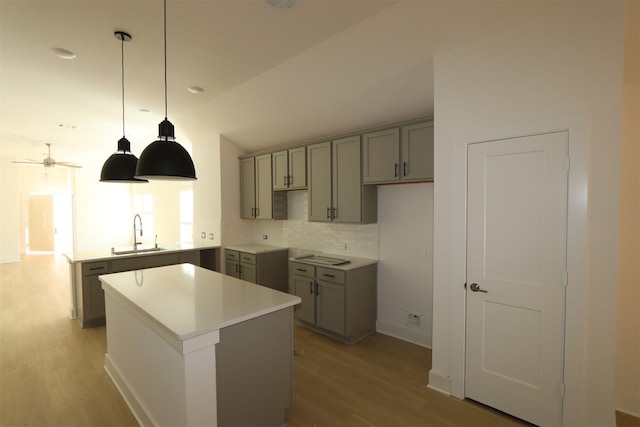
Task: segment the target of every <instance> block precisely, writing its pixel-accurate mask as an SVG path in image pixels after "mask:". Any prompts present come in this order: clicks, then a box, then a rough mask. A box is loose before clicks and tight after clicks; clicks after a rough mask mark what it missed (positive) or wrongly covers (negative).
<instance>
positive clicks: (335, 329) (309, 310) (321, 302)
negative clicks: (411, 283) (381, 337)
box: [289, 261, 377, 343]
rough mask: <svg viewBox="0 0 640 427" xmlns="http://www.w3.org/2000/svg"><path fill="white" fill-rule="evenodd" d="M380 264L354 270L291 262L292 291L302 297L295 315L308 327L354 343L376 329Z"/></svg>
mask: <svg viewBox="0 0 640 427" xmlns="http://www.w3.org/2000/svg"><path fill="white" fill-rule="evenodd" d="M376 275H377V266H376V265H375V264H370V265H367V266H363V267H360V268H355V269H351V270H341V269H336V268H329V267H321V266H315V265H310V264H305V263H300V262H295V261H290V263H289V292H291V293H292V294H294V295H296V296H298V297H300V298H301V299H302V303H300V304H298V305H297V306H296V308H295V317H296V319H297V320H298V322H299V323H300V324H302V325H304V326H307V327H309V328H312V329H315V330H317V331H319V332H322V333H324V334H326V335H329V336H331V337H333V338H336V339H338V340H340V341H343V342H347V343H354V342H356V341H359V340H361V339H362V338H364V337H365V336H367V335H369V334H371V333H373V332H375V327H376V314H377V285H376Z"/></svg>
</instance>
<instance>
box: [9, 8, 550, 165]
mask: <svg viewBox="0 0 640 427" xmlns="http://www.w3.org/2000/svg"><path fill="white" fill-rule="evenodd" d="M535 3H539V2H504V1H497V2H488V1H487V2H460V1H452V2H446V1H404V0H401V1H386V0H384V1H376V0H335V1H328V0H298V1H297V3H295V4H294V5H293V6H292V7H291V8H289V9H287V10H285V11H279V10H277V9H275V8H274V7H272V6H270V5H269V4H267V3H266V2H265V1H263V0H210V1H203V0H198V1H190V0H169V1H168V3H167V58H168V68H167V78H168V117H169V120H171V121H172V122H173V124H174V125H175V127H176V137H177V139H178V141H180V142H181V143H183V144H184V145H186V146H189V145H193V146H194V147H195V146H197V145H198V144H206V143H209V142H211V141H213V140H216V139H217V138H218V135H219V134H223V135H225V137H227V138H228V139H230V140H232V141H234V142H235V143H236V144H238V145H239V146H240V147H242V148H243V149H244V150H246V151H248V152H249V151H256V150H260V149H265V148H270V147H274V146H278V145H283V144H289V143H294V142H301V141H305V140H309V139H314V138H319V137H322V136H326V135H331V134H338V133H341V132H346V131H350V130H355V129H359V128H366V127H369V126H374V125H379V124H384V123H390V122H394V121H398V120H404V119H410V118H414V117H420V116H423V115H427V114H431V113H433V112H434V111H433V110H434V107H433V97H434V93H433V79H434V76H433V56H434V55H435V54H437V53H440V52H444V51H446V50H448V49H451V48H453V47H456V46H459V45H461V44H469V43H472V42H473V41H474V40H476V39H478V38H481V37H485V36H488V35H490V34H492V33H495V32H498V31H501V29H503V28H504V27H505V26H510V25H521V24H522V23H523V22H526V21H527V20H528V19H530V18H531V16H532V15H533V14H535V13H532V12H536V13H542V12H543V11H542V10H541V9H540V8H539V7H534V5H535ZM118 30H120V31H125V32H127V33H129V34H131V36H132V37H133V38H132V40H131V41H129V42H126V43H125V44H124V56H125V102H124V105H125V116H124V117H125V123H126V128H125V133H126V136H127V138H128V139H129V140H130V141H131V143H132V151H133V152H134V154H139V153H140V152H141V151H142V150H143V149H144V147H145V146H146V145H148V144H149V143H150V142H151V141H153V140H154V139H155V137H156V135H157V125H158V123H159V122H160V121H161V120H162V119H163V118H164V61H163V3H162V1H160V0H138V1H122V0H106V1H101V0H46V1H33V0H16V1H8V0H0V150H1V154H2V155H4V156H8V157H13V158H16V159H19V158H23V157H27V158H36V159H37V158H39V156H41V154H42V153H44V152H45V150H46V147H45V143H51V144H52V153H53V154H54V157H55V158H56V160H58V161H74V162H79V163H83V162H95V163H99V162H101V161H104V159H105V158H106V157H108V155H109V154H111V153H112V152H113V151H115V149H116V142H117V140H118V139H119V138H120V137H121V136H122V133H123V130H122V117H123V116H122V93H121V42H120V41H119V40H117V39H116V38H115V37H114V32H115V31H118ZM52 48H63V49H67V50H69V51H72V52H74V53H75V54H76V58H75V59H72V60H68V59H61V58H59V57H57V56H55V55H54V54H53V53H52V52H51V49H52ZM190 86H199V87H202V88H203V89H204V92H202V93H199V94H193V93H190V92H189V91H188V90H187V88H188V87H190ZM143 110H150V112H147V113H144V112H143ZM436 113H437V112H436ZM436 115H437V114H436Z"/></svg>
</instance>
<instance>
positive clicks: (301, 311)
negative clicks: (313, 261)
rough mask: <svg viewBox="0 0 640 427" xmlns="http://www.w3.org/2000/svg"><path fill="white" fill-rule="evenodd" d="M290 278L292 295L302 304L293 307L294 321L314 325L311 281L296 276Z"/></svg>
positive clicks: (313, 301)
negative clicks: (298, 298)
mask: <svg viewBox="0 0 640 427" xmlns="http://www.w3.org/2000/svg"><path fill="white" fill-rule="evenodd" d="M291 277H292V282H293V283H292V285H293V286H292V288H293V289H292V291H293V294H294V295H296V296H298V297H300V298H301V299H302V302H301V303H300V304H298V305H296V307H295V316H296V319H300V320H302V321H305V322H309V323H315V321H316V319H315V295H314V289H313V288H314V286H313V279H312V278H310V277H304V276H297V275H293V276H291Z"/></svg>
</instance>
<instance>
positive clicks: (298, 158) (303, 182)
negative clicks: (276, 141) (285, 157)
mask: <svg viewBox="0 0 640 427" xmlns="http://www.w3.org/2000/svg"><path fill="white" fill-rule="evenodd" d="M306 186H307V147H299V148H294V149H291V150H289V188H290V189H298V188H305V187H306Z"/></svg>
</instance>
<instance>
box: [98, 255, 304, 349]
mask: <svg viewBox="0 0 640 427" xmlns="http://www.w3.org/2000/svg"><path fill="white" fill-rule="evenodd" d="M99 279H100V281H101V282H102V288H103V289H104V291H105V292H106V293H108V294H109V295H111V296H112V297H114V298H116V299H117V300H118V301H120V302H121V303H122V304H124V305H126V306H128V307H129V308H130V309H132V310H134V311H137V312H138V313H139V314H141V315H143V316H145V317H146V318H147V319H148V320H150V321H152V322H154V323H156V324H157V326H159V327H160V328H162V329H163V330H165V331H166V332H167V333H168V334H169V335H170V336H172V337H174V338H175V339H178V340H180V341H183V340H186V339H189V338H193V337H196V336H199V335H202V334H206V333H208V332H212V331H216V330H220V329H222V328H225V327H227V326H231V325H234V324H237V323H240V322H244V321H246V320H249V319H253V318H256V317H259V316H262V315H265V314H269V313H272V312H275V311H278V310H282V309H285V308H287V307H292V306H294V305H296V304H299V303H300V302H301V300H300V298H299V297H297V296H295V295H290V294H286V293H284V292H279V291H276V290H273V289H270V288H267V287H264V286H259V285H255V284H253V283H250V282H247V281H244V280H240V279H236V278H233V277H231V276H226V275H223V274H220V273H217V272H215V271H210V270H206V269H204V268H200V267H196V266H194V265H191V264H179V265H170V266H167V267H158V268H153V269H146V270H138V271H137V272H134V271H127V272H123V273H114V274H105V275H102V276H99Z"/></svg>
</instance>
